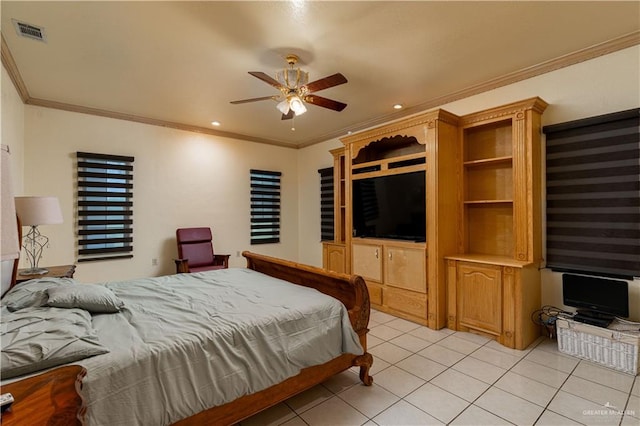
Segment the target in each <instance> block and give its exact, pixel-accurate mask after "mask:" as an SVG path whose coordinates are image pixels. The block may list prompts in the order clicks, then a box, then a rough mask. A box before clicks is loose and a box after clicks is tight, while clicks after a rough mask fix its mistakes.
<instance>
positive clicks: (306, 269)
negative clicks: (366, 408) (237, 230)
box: [176, 251, 373, 426]
mask: <svg viewBox="0 0 640 426" xmlns="http://www.w3.org/2000/svg"><path fill="white" fill-rule="evenodd" d="M242 255H243V256H244V257H246V258H247V267H248V268H250V269H253V270H255V271H258V272H262V273H263V274H266V275H270V276H272V277H275V278H279V279H283V280H286V281H289V282H292V283H295V284H299V285H304V286H306V287H311V288H315V289H317V290H319V291H321V292H322V293H325V294H328V295H330V296H332V297H334V298H336V299H338V300H340V301H341V302H342V303H343V304H344V305H345V307H346V308H347V310H348V312H349V319H350V321H351V325H352V326H353V329H354V330H355V331H356V333H358V336H359V337H360V343H361V344H362V347H363V348H364V350H365V353H364V354H363V355H353V354H343V355H341V356H339V357H337V358H335V359H333V360H331V361H329V362H327V363H324V364H321V365H316V366H314V367H309V368H305V369H303V370H302V371H301V372H300V374H298V375H297V376H294V377H291V378H289V379H287V380H285V381H284V382H282V383H278V384H277V385H274V386H271V387H270V388H267V389H265V390H263V391H260V392H257V393H254V394H251V395H245V396H243V397H241V398H238V399H236V400H235V401H232V402H230V403H228V404H224V405H221V406H218V407H214V408H211V409H209V410H206V411H203V412H201V413H198V414H196V415H194V416H191V417H189V418H187V419H184V420H181V421H180V422H178V423H176V425H181V426H185V425H232V424H234V423H237V422H239V421H241V420H243V419H246V418H247V417H250V416H252V415H254V414H256V413H258V412H260V411H262V410H264V409H266V408H269V407H271V406H273V405H276V404H278V403H279V402H282V401H284V400H286V399H288V398H290V397H292V396H294V395H296V394H298V393H300V392H302V391H304V390H307V389H309V388H312V387H313V386H315V385H317V384H319V383H322V382H323V381H325V380H327V379H328V378H330V377H331V376H333V375H335V374H338V373H340V372H342V371H345V370H347V369H349V368H351V367H360V380H362V382H363V383H364V384H365V385H367V386H369V385H371V384H372V383H373V379H372V378H371V376H370V375H369V369H370V368H371V365H372V363H373V357H372V356H371V355H370V354H369V353H367V352H366V350H367V332H368V331H369V330H368V329H367V326H368V324H369V312H370V306H369V293H368V292H367V287H366V285H365V283H364V280H363V279H362V277H359V276H355V275H353V276H349V275H345V274H338V273H334V272H329V271H326V270H324V269H320V268H315V267H312V266H308V265H302V264H299V263H295V262H289V261H286V260H282V259H276V258H274V257H269V256H263V255H259V254H255V253H250V252H246V251H245V252H243V253H242Z"/></svg>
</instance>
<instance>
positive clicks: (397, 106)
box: [393, 104, 402, 109]
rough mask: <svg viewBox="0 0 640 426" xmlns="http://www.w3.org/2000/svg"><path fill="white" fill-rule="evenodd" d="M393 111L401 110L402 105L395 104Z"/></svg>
mask: <svg viewBox="0 0 640 426" xmlns="http://www.w3.org/2000/svg"><path fill="white" fill-rule="evenodd" d="M393 109H402V104H395V105H394V106H393Z"/></svg>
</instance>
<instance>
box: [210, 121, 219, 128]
mask: <svg viewBox="0 0 640 426" xmlns="http://www.w3.org/2000/svg"><path fill="white" fill-rule="evenodd" d="M211 125H212V126H216V127H218V126H219V125H220V122H219V121H212V122H211Z"/></svg>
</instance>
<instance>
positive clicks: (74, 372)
mask: <svg viewBox="0 0 640 426" xmlns="http://www.w3.org/2000/svg"><path fill="white" fill-rule="evenodd" d="M86 374H87V370H85V369H84V367H81V366H79V365H69V366H66V367H60V368H56V369H54V370H49V371H47V372H45V373H42V374H39V375H37V376H33V377H29V378H26V379H23V380H18V381H17V382H13V383H9V384H8V385H4V386H2V389H1V391H2V393H6V392H11V394H12V395H13V398H14V400H15V401H14V403H13V404H12V405H11V408H10V409H9V410H8V411H5V412H4V413H2V425H3V426H10V425H43V426H44V425H81V424H83V423H84V413H85V411H86V407H85V405H84V401H83V399H82V397H81V396H80V389H82V379H83V378H84V376H85V375H86Z"/></svg>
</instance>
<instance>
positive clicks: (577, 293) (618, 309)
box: [562, 274, 629, 318]
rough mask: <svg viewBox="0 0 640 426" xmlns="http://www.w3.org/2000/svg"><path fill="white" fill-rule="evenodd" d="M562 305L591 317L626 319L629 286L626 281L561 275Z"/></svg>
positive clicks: (627, 314)
mask: <svg viewBox="0 0 640 426" xmlns="http://www.w3.org/2000/svg"><path fill="white" fill-rule="evenodd" d="M562 298H563V303H564V304H565V305H567V306H572V307H574V308H577V309H578V313H579V314H583V315H586V316H591V317H598V316H601V317H607V316H609V317H611V318H613V317H614V316H619V317H628V316H629V284H628V283H627V282H626V281H621V280H611V279H606V278H597V277H588V276H584V275H573V274H562Z"/></svg>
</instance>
